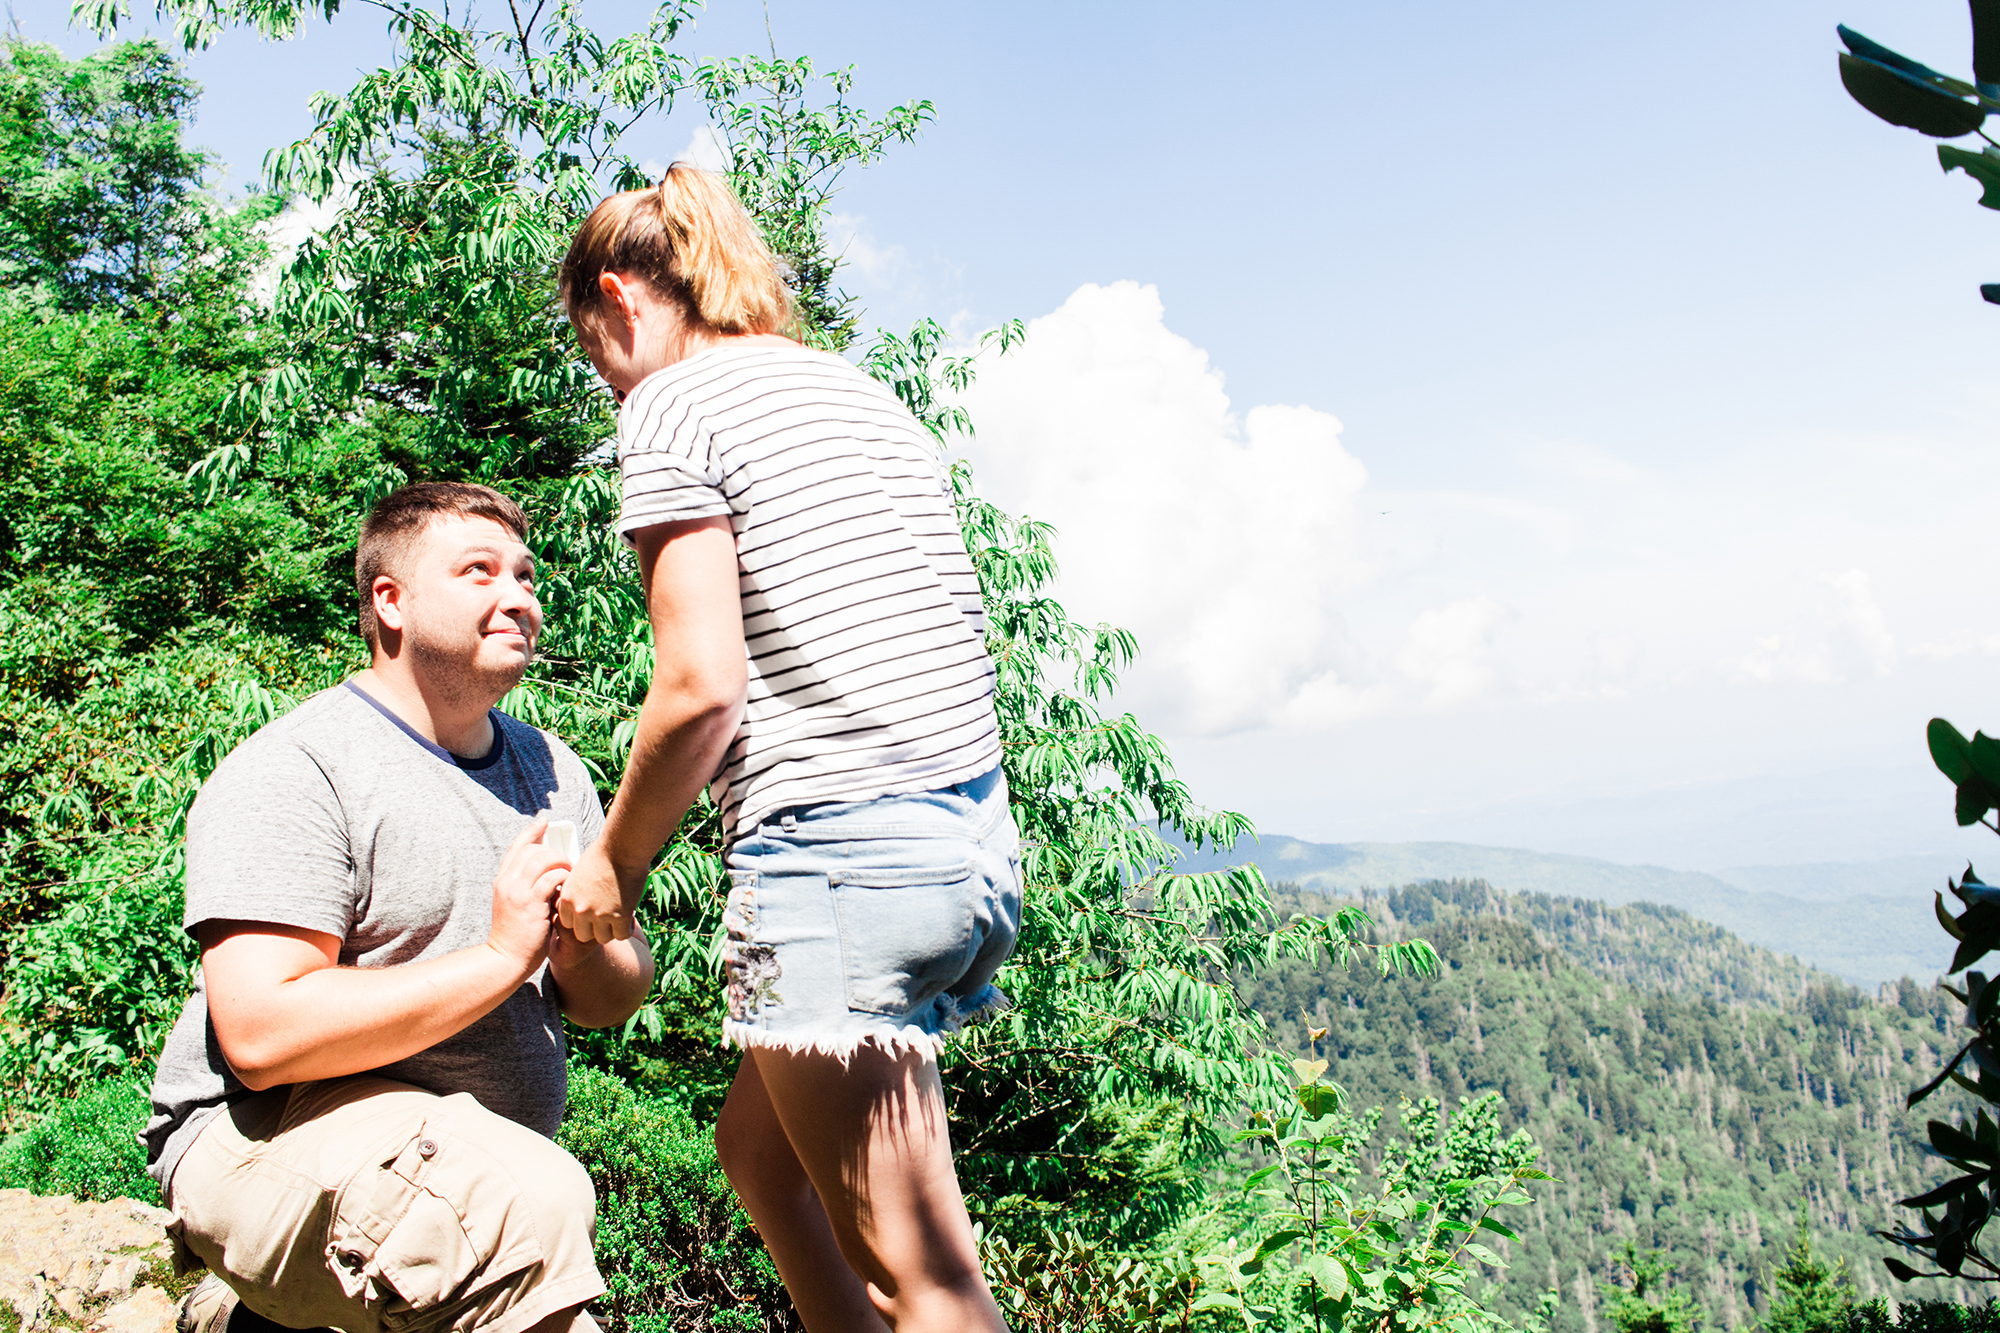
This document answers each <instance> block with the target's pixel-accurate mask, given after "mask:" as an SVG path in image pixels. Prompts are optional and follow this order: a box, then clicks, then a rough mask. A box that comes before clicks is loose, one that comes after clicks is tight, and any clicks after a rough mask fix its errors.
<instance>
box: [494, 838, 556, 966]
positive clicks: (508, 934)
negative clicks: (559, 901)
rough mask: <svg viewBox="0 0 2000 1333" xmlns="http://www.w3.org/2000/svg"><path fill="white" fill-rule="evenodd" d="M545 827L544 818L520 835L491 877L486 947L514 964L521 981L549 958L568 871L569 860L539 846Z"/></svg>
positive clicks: (541, 844) (550, 849) (551, 849)
mask: <svg viewBox="0 0 2000 1333" xmlns="http://www.w3.org/2000/svg"><path fill="white" fill-rule="evenodd" d="M548 826H549V821H548V819H547V817H546V816H544V817H540V818H537V819H535V820H534V821H533V822H531V823H530V824H529V825H528V827H526V828H524V829H522V830H521V835H520V836H519V837H517V838H515V839H514V843H513V845H512V846H511V847H509V848H508V849H507V855H506V856H505V857H503V858H502V859H501V861H500V873H499V874H498V875H496V876H494V877H493V928H492V930H491V931H490V932H489V933H488V934H487V936H486V947H487V948H489V949H491V950H493V952H495V953H497V954H499V955H500V956H501V957H502V958H504V959H506V960H507V961H508V962H510V963H512V964H514V965H515V967H516V968H517V969H518V971H519V972H520V975H521V976H523V977H526V976H527V975H528V974H529V973H531V972H533V971H534V970H535V969H536V968H538V967H540V966H541V965H542V960H543V959H545V958H547V957H548V952H549V925H550V923H551V922H552V921H553V920H554V903H555V897H556V892H557V890H559V889H561V888H562V885H563V880H564V879H565V878H566V877H567V876H568V875H569V873H570V869H571V867H570V861H569V858H568V857H567V856H564V855H563V854H562V853H561V852H560V851H558V850H557V849H556V848H554V847H548V846H544V845H543V843H542V833H543V832H544V831H545V830H546V829H547V828H548Z"/></svg>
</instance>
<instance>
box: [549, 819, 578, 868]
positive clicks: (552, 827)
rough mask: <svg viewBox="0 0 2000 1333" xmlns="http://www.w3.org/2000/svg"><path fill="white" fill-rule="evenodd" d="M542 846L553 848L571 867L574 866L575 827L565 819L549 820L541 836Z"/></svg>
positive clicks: (575, 850)
mask: <svg viewBox="0 0 2000 1333" xmlns="http://www.w3.org/2000/svg"><path fill="white" fill-rule="evenodd" d="M542 846H544V847H553V848H555V849H556V851H557V852H558V853H560V854H561V855H562V856H563V858H564V859H565V860H567V861H568V862H569V863H570V864H571V865H575V864H576V854H577V846H576V825H575V824H572V823H571V822H570V821H569V820H567V819H551V820H550V821H549V826H548V828H547V830H545V831H544V832H543V834H542Z"/></svg>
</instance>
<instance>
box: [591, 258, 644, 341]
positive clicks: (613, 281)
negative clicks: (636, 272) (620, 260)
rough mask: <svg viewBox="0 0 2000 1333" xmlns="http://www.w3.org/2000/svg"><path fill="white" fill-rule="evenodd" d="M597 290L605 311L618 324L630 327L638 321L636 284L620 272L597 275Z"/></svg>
mask: <svg viewBox="0 0 2000 1333" xmlns="http://www.w3.org/2000/svg"><path fill="white" fill-rule="evenodd" d="M597 290H598V292H599V293H600V294H602V295H603V297H604V304H605V307H606V309H607V312H608V313H610V314H611V315H612V316H613V317H614V318H615V319H616V320H617V321H618V322H619V323H620V324H623V325H624V326H625V327H626V328H628V329H629V328H631V327H632V326H633V325H634V324H637V323H638V322H639V292H638V284H637V283H635V282H632V281H631V280H629V279H627V278H626V277H625V275H624V274H622V273H608V272H607V273H600V274H598V275H597Z"/></svg>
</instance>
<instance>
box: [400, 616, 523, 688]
mask: <svg viewBox="0 0 2000 1333" xmlns="http://www.w3.org/2000/svg"><path fill="white" fill-rule="evenodd" d="M403 642H404V644H405V646H406V647H407V648H408V650H409V653H410V664H411V666H412V667H414V668H415V669H416V673H417V674H418V675H419V676H421V677H422V678H423V680H424V682H425V683H426V684H427V685H428V686H429V687H430V688H431V689H432V690H433V691H435V692H436V693H437V694H439V695H440V696H442V697H443V699H444V700H445V701H446V702H448V703H450V704H451V705H453V706H457V707H464V706H467V705H470V704H475V703H477V704H480V705H481V706H483V707H486V708H491V707H492V706H493V705H495V704H497V703H499V702H500V700H501V699H503V698H504V697H506V694H507V691H509V690H511V689H513V688H514V687H515V686H516V685H519V684H520V683H521V678H522V677H523V676H525V675H527V673H528V664H529V663H530V662H532V661H534V660H535V652H534V647H533V645H532V644H530V646H529V649H528V654H527V656H526V657H525V658H523V659H522V660H521V661H519V662H518V663H516V664H514V665H513V666H508V667H484V666H481V665H480V664H479V648H480V647H481V645H483V644H484V643H485V639H484V637H483V636H480V635H477V634H475V636H474V638H473V640H472V651H471V653H470V654H468V653H467V652H466V650H465V646H464V644H463V641H459V642H453V641H450V640H448V639H445V638H443V637H438V638H432V637H431V636H430V635H428V634H426V633H425V632H424V631H423V630H422V629H420V628H419V627H418V625H417V624H412V625H411V626H410V627H409V628H408V629H406V630H404V631H403Z"/></svg>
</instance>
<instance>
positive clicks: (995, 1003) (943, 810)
mask: <svg viewBox="0 0 2000 1333" xmlns="http://www.w3.org/2000/svg"><path fill="white" fill-rule="evenodd" d="M727 860H728V864H729V878H730V880H731V885H730V891H729V905H728V907H727V908H726V909H725V911H724V912H723V917H722V921H723V926H724V929H725V931H726V932H727V938H726V939H725V941H724V942H723V946H722V963H723V975H724V978H725V980H726V981H727V982H728V986H729V1017H728V1018H727V1019H726V1020H725V1021H724V1022H723V1025H722V1035H723V1039H724V1040H725V1041H728V1042H732V1043H734V1044H736V1045H738V1046H743V1047H750V1046H775V1047H781V1048H783V1049H786V1050H794V1051H802V1050H812V1051H817V1052H820V1053H822V1054H830V1055H837V1056H839V1057H840V1058H841V1059H843V1060H845V1059H847V1058H848V1057H850V1056H852V1055H853V1054H854V1052H855V1050H856V1049H857V1048H859V1047H860V1046H861V1045H862V1044H863V1043H873V1044H875V1045H878V1046H880V1047H882V1048H883V1049H885V1050H888V1051H891V1052H897V1053H900V1052H902V1051H905V1050H919V1051H922V1052H923V1053H925V1054H926V1055H931V1056H935V1055H936V1053H937V1050H938V1047H939V1045H940V1044H941V1038H942V1037H943V1035H944V1034H945V1033H948V1032H951V1031H954V1030H955V1029H956V1028H957V1027H958V1026H959V1024H961V1023H963V1022H965V1021H967V1020H969V1019H973V1018H977V1017H980V1016H983V1014H984V1013H985V1012H987V1011H991V1010H993V1009H995V1008H997V1007H999V1006H1002V1005H1004V1004H1005V1003H1006V996H1004V995H1002V994H1001V993H1000V990H999V988H998V987H997V986H995V985H994V984H993V974H994V973H995V972H997V971H999V970H1000V965H1001V964H1002V963H1004V962H1006V961H1007V956H1008V955H1009V954H1010V953H1012V952H1013V951H1014V937H1015V936H1016V934H1018V933H1019V931H1020V928H1021V871H1020V851H1019V839H1018V836H1017V835H1016V833H1015V830H1014V818H1013V815H1012V814H1010V813H1009V811H1008V809H1007V781H1006V779H1005V778H1003V777H1002V776H1001V774H1000V770H999V769H998V768H997V767H996V768H994V769H992V770H990V771H988V772H986V773H984V774H982V775H980V776H979V777H976V778H973V779H971V780H970V781H967V782H961V783H958V784H956V785H954V786H950V787H941V788H939V789H938V790H936V791H927V792H918V793H915V794H912V795H907V796H883V797H878V798H876V799H875V800H872V801H852V802H836V803H830V804H825V805H807V806H799V807H797V808H795V809H790V810H780V811H777V812H775V813H773V814H771V815H769V816H767V817H766V818H765V819H764V820H763V821H762V822H760V823H759V824H758V825H757V827H756V828H755V829H753V830H751V831H750V832H749V833H748V834H747V835H745V836H743V837H741V838H739V839H738V840H737V841H736V843H735V845H733V846H732V847H731V848H730V849H729V855H728V857H727Z"/></svg>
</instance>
